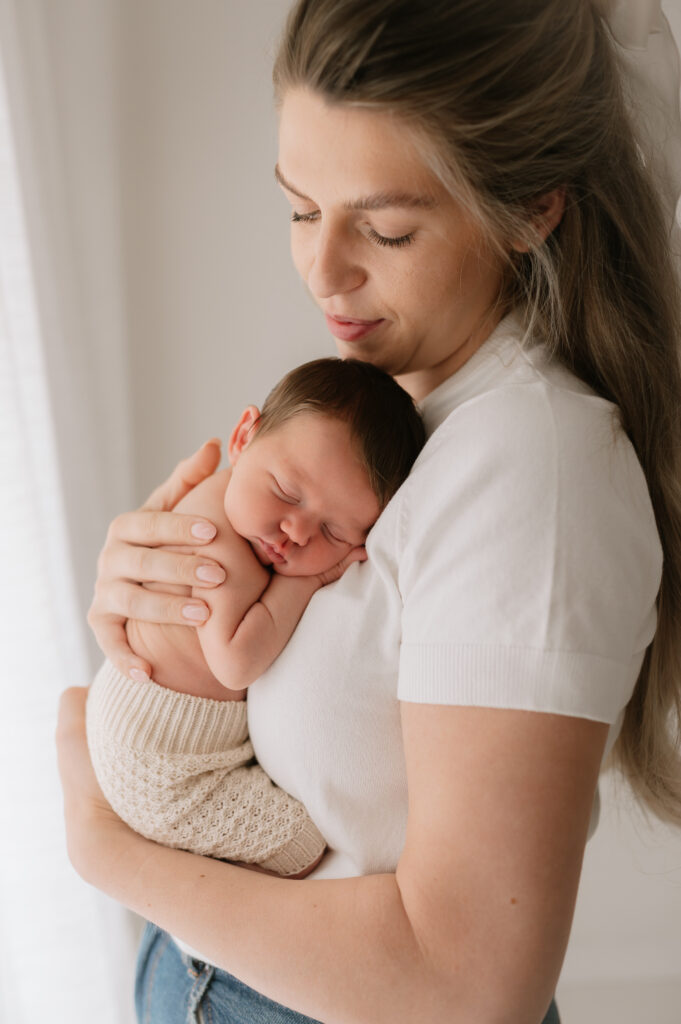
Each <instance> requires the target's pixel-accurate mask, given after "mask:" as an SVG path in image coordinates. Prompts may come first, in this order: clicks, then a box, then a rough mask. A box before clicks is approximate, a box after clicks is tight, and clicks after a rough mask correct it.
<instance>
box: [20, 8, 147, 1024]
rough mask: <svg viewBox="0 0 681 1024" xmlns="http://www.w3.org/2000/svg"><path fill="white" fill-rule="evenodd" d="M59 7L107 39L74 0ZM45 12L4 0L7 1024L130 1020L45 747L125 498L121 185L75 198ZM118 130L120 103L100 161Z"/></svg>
mask: <svg viewBox="0 0 681 1024" xmlns="http://www.w3.org/2000/svg"><path fill="white" fill-rule="evenodd" d="M96 6H97V5H95V7H96ZM104 6H106V5H104ZM103 9H104V8H100V15H101V12H102V10H103ZM61 10H62V16H64V11H66V18H67V20H68V17H69V16H71V17H72V18H74V19H75V18H80V17H81V15H85V20H86V27H87V26H88V25H89V28H90V29H94V28H95V27H97V29H98V34H97V36H96V38H94V42H96V43H99V45H102V46H107V47H109V46H111V45H112V44H111V39H112V38H115V36H114V37H112V36H110V35H108V34H107V33H106V32H105V31H103V29H104V28H105V27H106V26H105V25H104V23H103V22H102V21H101V20H100V21H99V22H98V23H96V25H95V23H94V22H89V23H87V13H86V11H85V8H84V6H83V5H82V4H81V3H77V2H75V0H67V2H66V3H65V5H64V7H63V8H62V9H61ZM47 12H48V4H47V3H46V4H44V5H43V4H41V3H40V2H35V3H31V4H25V3H22V2H21V0H2V2H1V3H0V480H1V481H2V483H1V484H0V487H1V496H2V500H1V501H0V565H1V566H2V573H3V586H2V588H1V589H0V624H1V625H0V631H1V633H2V662H1V664H2V669H1V670H0V695H1V697H0V699H1V700H2V711H3V713H2V715H0V723H1V725H0V730H1V739H0V773H1V778H2V783H1V784H0V820H2V822H3V830H2V831H3V841H2V843H1V844H0V1021H2V1022H4V1021H7V1022H8V1024H9V1022H10V1021H11V1022H12V1024H35V1022H37V1021H41V1020H49V1021H52V1022H55V1024H62V1022H63V1024H66V1022H69V1024H80V1022H82V1024H85V1022H86V1021H87V1022H90V1021H92V1020H97V1021H101V1022H102V1024H132V1021H133V1019H134V1015H133V1007H132V993H131V972H132V963H133V957H134V937H135V936H134V933H135V931H136V924H135V922H134V921H133V920H132V919H131V917H130V916H129V915H127V914H126V913H125V912H124V911H122V910H121V909H120V908H118V907H116V906H115V905H114V904H112V903H110V902H109V901H107V900H106V899H105V898H104V897H102V896H100V895H99V894H98V893H96V892H95V891H94V890H92V889H90V888H88V887H87V886H86V885H85V884H84V883H82V882H81V881H80V879H78V877H77V876H76V875H75V873H74V871H73V869H72V868H71V866H70V864H69V863H68V860H67V857H66V851H65V843H64V835H63V823H62V806H61V794H60V789H59V785H58V780H57V773H56V761H55V753H54V728H55V720H56V706H57V701H58V696H59V693H60V692H61V690H62V689H64V688H65V687H66V686H68V685H70V684H74V683H83V682H86V681H87V680H88V679H89V677H90V675H91V672H92V668H93V657H92V648H91V647H90V648H89V646H88V638H87V630H86V627H85V622H84V613H85V603H86V595H87V594H88V593H89V590H90V588H91V585H92V578H93V575H94V556H95V553H96V548H97V546H98V544H99V542H100V541H101V538H102V536H103V532H104V529H105V525H106V521H107V520H108V518H109V517H110V515H111V514H112V513H113V511H114V508H113V507H112V501H113V499H114V494H115V497H116V500H117V501H118V502H120V504H121V506H125V505H126V504H128V503H129V502H130V476H131V467H130V460H129V440H128V434H127V430H126V428H125V426H124V425H123V426H121V423H120V422H118V421H119V420H123V421H124V416H123V415H122V414H123V413H124V411H125V406H126V393H127V381H126V373H125V362H126V360H125V348H124V330H123V324H124V319H123V313H122V305H123V304H122V288H121V287H120V280H121V278H120V275H118V276H117V275H116V273H115V269H116V266H117V262H118V252H117V242H118V240H117V227H116V225H117V218H116V216H115V207H116V204H117V203H118V202H119V196H118V194H117V193H116V190H115V181H114V179H113V178H108V179H107V178H104V180H102V179H100V180H99V182H98V183H97V185H98V188H99V189H100V190H101V191H100V193H99V194H97V193H93V194H91V196H90V207H89V209H88V208H84V209H82V210H81V209H80V208H79V204H78V203H77V202H76V203H75V204H74V193H77V192H78V191H79V183H78V180H77V174H78V172H79V171H80V173H81V174H83V173H85V171H87V170H88V168H87V167H86V166H83V165H81V166H80V168H79V167H78V166H75V167H74V166H73V165H72V166H70V167H67V166H66V164H65V163H64V161H63V160H62V159H61V158H60V145H59V143H60V132H62V131H66V130H68V123H69V117H73V110H71V111H70V112H69V111H66V112H65V107H64V100H65V98H67V97H65V95H64V85H63V83H64V79H63V76H61V78H60V76H59V75H55V74H54V73H55V68H54V65H53V62H52V60H51V54H50V47H49V38H50V35H49V31H48V28H49V26H48V25H47V23H46V19H47V17H48V13H47ZM81 27H82V26H81ZM92 43H93V38H90V39H87V38H86V37H84V38H82V39H81V42H80V45H82V46H83V47H86V46H89V45H91V44H92ZM112 59H113V58H112ZM57 70H58V69H57ZM59 81H61V83H62V86H61V88H62V91H61V93H60V87H59ZM73 84H74V83H73V82H71V86H73ZM67 86H68V83H67ZM114 125H115V119H114V117H113V111H112V120H111V131H110V134H109V136H108V137H106V138H105V142H106V146H104V145H103V144H102V137H101V136H100V138H99V140H98V142H99V144H100V152H99V154H98V158H99V159H101V160H102V161H103V162H107V159H108V157H110V155H111V154H110V153H108V152H104V150H105V149H107V148H110V149H112V150H113V148H114V146H115V142H116V140H115V138H114ZM55 204H56V205H55ZM81 213H82V216H80V214H81ZM95 224H97V230H93V228H94V226H95ZM88 246H89V247H91V251H92V253H100V254H102V255H100V256H99V257H98V259H99V263H98V262H97V259H94V260H93V259H89V258H85V257H87V256H88ZM98 274H99V277H98V276H97V275H98ZM105 291H106V296H107V298H108V301H109V308H108V310H107V312H108V313H109V314H110V315H109V316H108V318H107V320H106V323H100V322H99V321H98V318H97V316H96V315H93V313H94V312H96V311H94V310H93V292H94V293H95V295H96V296H97V298H99V299H102V297H103V296H104V293H105ZM102 396H106V397H105V398H104V397H102ZM107 439H108V440H107ZM102 454H104V456H105V457H104V458H102ZM106 456H108V457H106Z"/></svg>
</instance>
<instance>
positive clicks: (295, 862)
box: [258, 818, 326, 877]
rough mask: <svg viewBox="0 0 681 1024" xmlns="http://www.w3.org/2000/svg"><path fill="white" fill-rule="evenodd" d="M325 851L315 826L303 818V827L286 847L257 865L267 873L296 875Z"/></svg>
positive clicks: (322, 837)
mask: <svg viewBox="0 0 681 1024" xmlns="http://www.w3.org/2000/svg"><path fill="white" fill-rule="evenodd" d="M325 849H326V841H325V839H324V836H323V835H322V834H321V832H320V831H319V829H318V828H317V826H316V825H315V824H314V822H313V821H312V820H311V819H310V818H305V819H304V821H303V827H302V829H301V830H300V832H298V833H297V834H296V835H295V836H294V837H293V838H292V839H290V840H289V841H288V842H287V843H286V846H284V847H282V849H281V850H277V852H276V853H273V854H271V855H270V856H269V857H266V858H265V860H259V861H258V864H259V865H260V867H261V868H266V869H267V871H276V873H277V874H278V875H282V876H284V877H285V876H286V875H298V874H300V873H301V872H302V871H305V870H306V869H307V868H310V867H312V865H313V864H314V863H315V862H316V861H317V860H318V859H319V858H320V857H321V855H322V853H323V852H324V850H325Z"/></svg>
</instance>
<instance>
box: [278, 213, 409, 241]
mask: <svg viewBox="0 0 681 1024" xmlns="http://www.w3.org/2000/svg"><path fill="white" fill-rule="evenodd" d="M318 219H319V212H318V211H315V212H314V213H298V212H297V211H296V210H294V211H293V213H292V214H291V223H292V224H310V223H312V222H314V221H316V220H318ZM366 236H367V238H368V239H369V240H370V241H372V242H373V243H374V244H375V245H383V246H390V247H392V248H394V249H399V248H400V247H401V246H404V245H409V244H410V242H412V241H413V240H414V232H413V231H410V232H409V233H408V234H406V235H398V236H397V237H394V236H391V235H381V234H379V233H378V231H375V230H374V228H371V227H370V228H367V231H366Z"/></svg>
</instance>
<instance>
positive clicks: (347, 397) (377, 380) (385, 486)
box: [257, 358, 426, 508]
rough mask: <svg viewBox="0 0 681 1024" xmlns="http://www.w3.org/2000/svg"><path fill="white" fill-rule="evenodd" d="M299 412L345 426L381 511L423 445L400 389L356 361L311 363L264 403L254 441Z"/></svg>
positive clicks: (422, 434)
mask: <svg viewBox="0 0 681 1024" xmlns="http://www.w3.org/2000/svg"><path fill="white" fill-rule="evenodd" d="M302 412H314V413H318V414H321V415H323V416H329V417H331V418H332V419H339V420H342V421H343V422H344V423H347V424H348V427H349V428H350V434H351V437H352V439H353V441H354V443H355V446H356V449H357V454H358V456H359V458H360V461H361V462H362V465H363V466H364V467H365V469H366V471H367V474H368V476H369V482H370V484H371V487H372V489H373V491H374V493H375V495H376V497H377V498H378V501H379V504H380V506H381V508H384V507H385V506H386V505H387V503H388V501H389V500H390V498H391V497H392V496H393V494H394V493H395V491H396V490H397V489H398V487H399V486H400V484H402V483H403V481H404V480H405V479H406V477H407V476H408V474H409V470H410V469H411V467H412V465H413V464H414V461H415V459H416V456H417V455H418V453H419V452H420V451H421V448H422V447H423V445H424V444H425V440H426V434H425V430H424V427H423V421H422V420H421V416H420V415H419V413H418V410H417V409H416V406H415V405H414V403H413V401H412V399H411V398H410V396H409V395H408V394H407V392H406V391H405V390H404V388H401V387H400V385H399V384H397V383H396V381H394V380H393V378H392V377H391V376H389V374H387V373H385V372H384V371H383V370H379V369H378V368H377V367H376V366H372V365H371V363H362V362H360V361H359V360H358V359H335V358H329V359H313V360H312V362H310V363H303V365H302V366H298V367H296V369H295V370H291V372H290V373H287V374H286V376H285V377H284V378H283V379H282V380H280V381H279V383H278V384H277V385H276V386H275V387H274V388H273V389H272V391H270V393H269V395H268V396H267V398H266V399H265V404H264V405H263V407H262V412H261V414H260V418H259V420H258V425H257V434H258V436H260V437H261V436H262V435H263V434H265V433H269V432H270V431H272V430H274V429H275V428H276V427H280V426H281V425H282V424H283V423H286V421H287V420H290V419H291V418H292V417H293V416H297V415H298V414H299V413H302Z"/></svg>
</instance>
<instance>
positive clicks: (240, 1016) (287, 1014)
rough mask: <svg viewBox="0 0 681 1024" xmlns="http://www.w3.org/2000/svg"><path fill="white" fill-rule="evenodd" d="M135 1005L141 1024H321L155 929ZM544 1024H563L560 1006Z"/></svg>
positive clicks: (143, 948)
mask: <svg viewBox="0 0 681 1024" xmlns="http://www.w3.org/2000/svg"><path fill="white" fill-rule="evenodd" d="M135 1006H136V1008H137V1020H138V1024H320V1022H319V1021H315V1020H314V1019H313V1018H312V1017H305V1016H303V1014H301V1013H296V1012H295V1011H294V1010H287V1009H286V1007H285V1006H281V1005H280V1004H279V1003H274V1002H272V1000H271V999H267V998H266V997H265V996H261V995H259V994H258V993H257V992H255V991H254V990H253V989H252V988H249V987H248V985H244V984H243V982H241V981H239V980H238V979H237V978H234V977H232V975H231V974H228V973H227V971H221V970H220V969H219V968H217V967H211V966H210V964H203V963H200V962H199V961H198V960H193V959H192V958H191V957H189V956H187V955H186V954H185V953H182V952H181V950H179V949H178V947H177V946H176V945H175V943H174V942H173V940H172V939H171V937H170V936H169V935H168V934H167V933H166V932H164V931H161V929H160V928H157V927H156V925H153V924H148V925H147V927H146V929H145V932H144V935H143V936H142V943H141V945H140V951H139V956H138V960H137V981H136V984H135ZM543 1024H560V1018H559V1017H558V1010H557V1009H556V1004H555V1003H552V1004H551V1007H550V1009H549V1012H548V1014H547V1016H546V1017H545V1018H544V1022H543Z"/></svg>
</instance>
